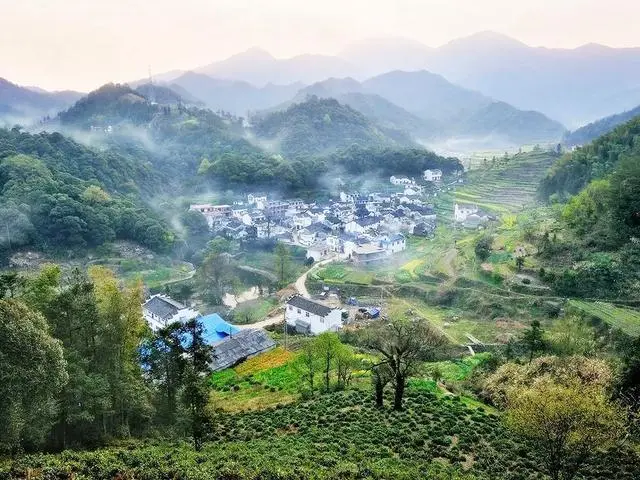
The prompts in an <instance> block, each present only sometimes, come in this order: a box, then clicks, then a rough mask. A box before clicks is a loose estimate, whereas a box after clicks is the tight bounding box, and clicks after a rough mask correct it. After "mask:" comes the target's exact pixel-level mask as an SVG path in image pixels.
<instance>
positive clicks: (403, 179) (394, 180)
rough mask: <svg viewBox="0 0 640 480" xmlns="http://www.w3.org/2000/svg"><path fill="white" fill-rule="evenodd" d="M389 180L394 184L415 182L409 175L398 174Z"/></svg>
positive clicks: (411, 183)
mask: <svg viewBox="0 0 640 480" xmlns="http://www.w3.org/2000/svg"><path fill="white" fill-rule="evenodd" d="M389 182H390V183H391V184H392V185H405V186H407V185H413V184H414V183H415V182H414V181H413V180H411V179H410V178H407V177H396V176H391V177H390V178H389Z"/></svg>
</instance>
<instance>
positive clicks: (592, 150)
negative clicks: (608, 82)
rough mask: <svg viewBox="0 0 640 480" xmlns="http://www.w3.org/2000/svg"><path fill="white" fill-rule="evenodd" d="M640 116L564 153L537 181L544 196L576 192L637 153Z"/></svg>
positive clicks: (638, 149) (573, 193)
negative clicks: (574, 149)
mask: <svg viewBox="0 0 640 480" xmlns="http://www.w3.org/2000/svg"><path fill="white" fill-rule="evenodd" d="M639 134H640V117H636V118H634V119H633V120H630V121H629V122H627V123H625V124H623V125H620V126H619V127H617V128H616V129H615V130H613V131H612V132H610V133H607V134H606V135H603V136H602V137H600V138H598V139H597V140H595V141H593V142H592V143H590V144H588V145H585V146H583V147H580V148H578V149H577V150H576V151H575V152H571V153H568V154H566V155H565V156H563V157H562V158H561V159H560V160H559V161H558V162H557V163H556V164H555V165H554V166H553V168H551V170H550V171H549V173H548V174H547V176H546V178H544V179H543V181H542V183H541V185H540V192H541V194H542V195H543V196H544V197H545V198H549V197H550V196H551V195H552V194H554V193H557V194H559V195H561V196H567V195H575V194H577V193H578V192H579V191H580V190H582V189H583V188H584V187H585V186H587V184H588V183H589V182H590V181H591V180H595V179H600V178H603V177H605V176H606V175H607V174H609V173H611V172H612V171H613V170H614V169H615V168H616V165H617V164H618V161H619V160H620V159H621V158H622V157H623V156H629V155H633V154H637V153H640V140H638V139H639V138H640V137H639Z"/></svg>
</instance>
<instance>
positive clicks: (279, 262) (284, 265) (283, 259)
mask: <svg viewBox="0 0 640 480" xmlns="http://www.w3.org/2000/svg"><path fill="white" fill-rule="evenodd" d="M274 253H275V254H276V272H277V273H276V275H277V276H278V283H279V285H280V286H281V287H284V286H285V285H286V284H287V278H288V276H289V266H290V263H291V252H290V251H289V249H288V248H287V246H286V245H285V244H284V243H282V242H278V243H276V248H275V250H274Z"/></svg>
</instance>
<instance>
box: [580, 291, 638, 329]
mask: <svg viewBox="0 0 640 480" xmlns="http://www.w3.org/2000/svg"><path fill="white" fill-rule="evenodd" d="M569 305H570V306H572V307H574V308H576V309H578V310H580V311H581V312H583V313H585V314H587V315H590V316H592V317H595V318H598V319H600V320H601V321H603V322H604V323H606V324H607V325H609V326H610V327H612V328H614V329H617V330H620V331H622V332H624V333H625V334H626V335H629V336H631V337H634V338H637V337H640V311H638V310H634V309H632V308H623V307H616V306H614V305H611V304H609V303H605V302H586V301H582V300H569Z"/></svg>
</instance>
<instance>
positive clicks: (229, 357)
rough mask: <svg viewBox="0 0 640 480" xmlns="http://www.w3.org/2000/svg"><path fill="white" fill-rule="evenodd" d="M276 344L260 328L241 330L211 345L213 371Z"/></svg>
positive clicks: (264, 350) (229, 365) (269, 348)
mask: <svg viewBox="0 0 640 480" xmlns="http://www.w3.org/2000/svg"><path fill="white" fill-rule="evenodd" d="M275 346H276V342H274V341H273V339H272V338H271V337H269V335H267V332H265V331H264V330H262V329H255V330H254V329H251V330H241V331H240V332H238V333H236V334H235V335H231V336H230V337H227V338H226V339H225V340H223V341H222V342H220V343H218V344H217V345H215V346H214V347H213V360H212V361H211V368H212V370H213V371H217V370H223V369H225V368H230V367H233V366H234V365H237V364H238V363H240V362H242V361H243V360H246V359H247V358H249V357H252V356H254V355H257V354H258V353H261V352H266V351H267V350H271V349H272V348H273V347H275Z"/></svg>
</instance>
